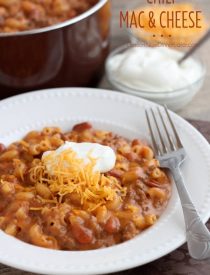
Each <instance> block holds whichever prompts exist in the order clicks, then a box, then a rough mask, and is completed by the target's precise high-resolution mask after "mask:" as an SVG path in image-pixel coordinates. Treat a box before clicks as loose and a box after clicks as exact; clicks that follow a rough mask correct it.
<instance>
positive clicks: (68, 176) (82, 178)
mask: <svg viewBox="0 0 210 275" xmlns="http://www.w3.org/2000/svg"><path fill="white" fill-rule="evenodd" d="M79 148H81V149H80V150H79ZM82 156H83V158H82ZM96 157H97V158H96ZM114 165H115V154H114V151H113V150H112V149H111V148H110V147H107V146H102V145H100V144H94V143H92V144H91V143H80V144H79V143H78V144H76V143H74V142H67V143H65V144H64V145H63V146H61V147H60V148H58V149H57V150H55V151H49V152H45V153H44V154H43V157H42V162H41V163H40V165H37V166H35V167H33V168H32V169H31V171H30V175H31V180H32V181H33V182H35V183H41V184H46V185H47V186H48V187H49V189H50V191H51V193H52V199H55V197H56V196H57V195H58V196H59V202H62V198H63V196H65V195H70V199H71V198H72V196H71V195H73V197H74V199H75V198H77V200H78V201H79V203H80V204H81V205H83V206H84V207H85V209H87V210H89V211H93V210H95V209H96V208H97V207H99V206H101V205H105V204H106V203H107V201H114V200H115V199H119V200H121V197H122V196H125V195H126V188H124V187H122V186H121V185H120V183H119V182H118V180H117V179H116V178H114V177H111V176H108V175H107V176H106V175H104V174H102V173H101V172H102V171H103V172H105V171H108V170H110V169H112V168H113V167H114Z"/></svg>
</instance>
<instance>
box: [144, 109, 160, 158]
mask: <svg viewBox="0 0 210 275" xmlns="http://www.w3.org/2000/svg"><path fill="white" fill-rule="evenodd" d="M145 114H146V118H147V124H148V127H149V131H150V134H151V138H152V144H153V147H154V149H155V151H156V153H157V155H159V156H160V155H161V151H160V148H159V146H158V144H157V143H156V141H155V135H154V132H153V130H152V126H151V123H150V118H149V114H148V111H147V110H145Z"/></svg>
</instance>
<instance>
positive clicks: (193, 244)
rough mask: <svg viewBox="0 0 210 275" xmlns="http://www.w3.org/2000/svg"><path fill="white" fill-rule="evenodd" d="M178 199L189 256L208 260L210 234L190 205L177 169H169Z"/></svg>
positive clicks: (181, 177)
mask: <svg viewBox="0 0 210 275" xmlns="http://www.w3.org/2000/svg"><path fill="white" fill-rule="evenodd" d="M171 172H172V175H173V178H174V181H175V183H176V187H177V190H178V193H179V197H180V200H181V203H182V208H183V214H184V220H185V225H186V237H187V245H188V250H189V254H190V256H191V257H192V258H194V259H197V260H204V259H207V258H210V233H209V230H208V229H207V227H206V226H205V224H204V223H203V222H202V221H201V218H200V216H199V214H198V212H197V210H196V208H195V206H194V205H193V203H192V200H191V197H190V195H189V193H188V191H187V189H186V187H185V183H184V178H183V176H182V173H181V170H180V168H179V167H177V168H175V169H174V168H173V169H171Z"/></svg>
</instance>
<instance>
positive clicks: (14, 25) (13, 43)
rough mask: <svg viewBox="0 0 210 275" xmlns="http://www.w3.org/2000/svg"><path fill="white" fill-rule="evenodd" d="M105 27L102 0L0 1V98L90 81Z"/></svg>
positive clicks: (105, 41) (97, 73)
mask: <svg viewBox="0 0 210 275" xmlns="http://www.w3.org/2000/svg"><path fill="white" fill-rule="evenodd" d="M109 27H110V3H109V1H108V0H80V1H78V0H47V1H42V0H23V1H22V0H10V1H8V0H0V97H1V98H4V97H7V96H10V95H14V94H18V93H21V92H25V91H29V90H35V89H43V88H50V87H64V86H94V85H96V83H97V82H98V81H99V79H100V77H101V74H102V72H103V64H104V61H105V58H106V56H107V54H108V49H109Z"/></svg>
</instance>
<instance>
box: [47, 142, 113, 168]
mask: <svg viewBox="0 0 210 275" xmlns="http://www.w3.org/2000/svg"><path fill="white" fill-rule="evenodd" d="M69 149H70V150H69ZM68 150H69V152H70V154H71V151H74V152H75V153H76V157H77V158H79V159H81V160H82V161H81V164H80V165H85V164H87V163H88V162H89V161H90V158H93V159H95V160H96V163H95V166H94V170H95V171H99V172H101V173H105V172H108V171H110V170H112V169H113V168H114V166H115V162H116V155H115V152H114V151H113V149H112V148H111V147H109V146H104V145H101V144H98V143H89V142H82V143H76V142H68V141H66V142H65V144H63V145H62V146H60V147H59V148H58V149H57V150H55V151H47V152H45V153H44V154H43V156H42V160H43V161H44V163H45V164H46V167H47V169H48V171H49V172H53V170H54V168H53V166H54V165H55V164H56V163H57V162H58V160H59V159H60V155H61V153H62V152H64V151H66V152H68ZM49 156H50V157H49ZM63 165H64V166H65V167H66V168H68V167H69V165H71V162H68V161H67V162H66V161H65V162H64V163H63Z"/></svg>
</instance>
